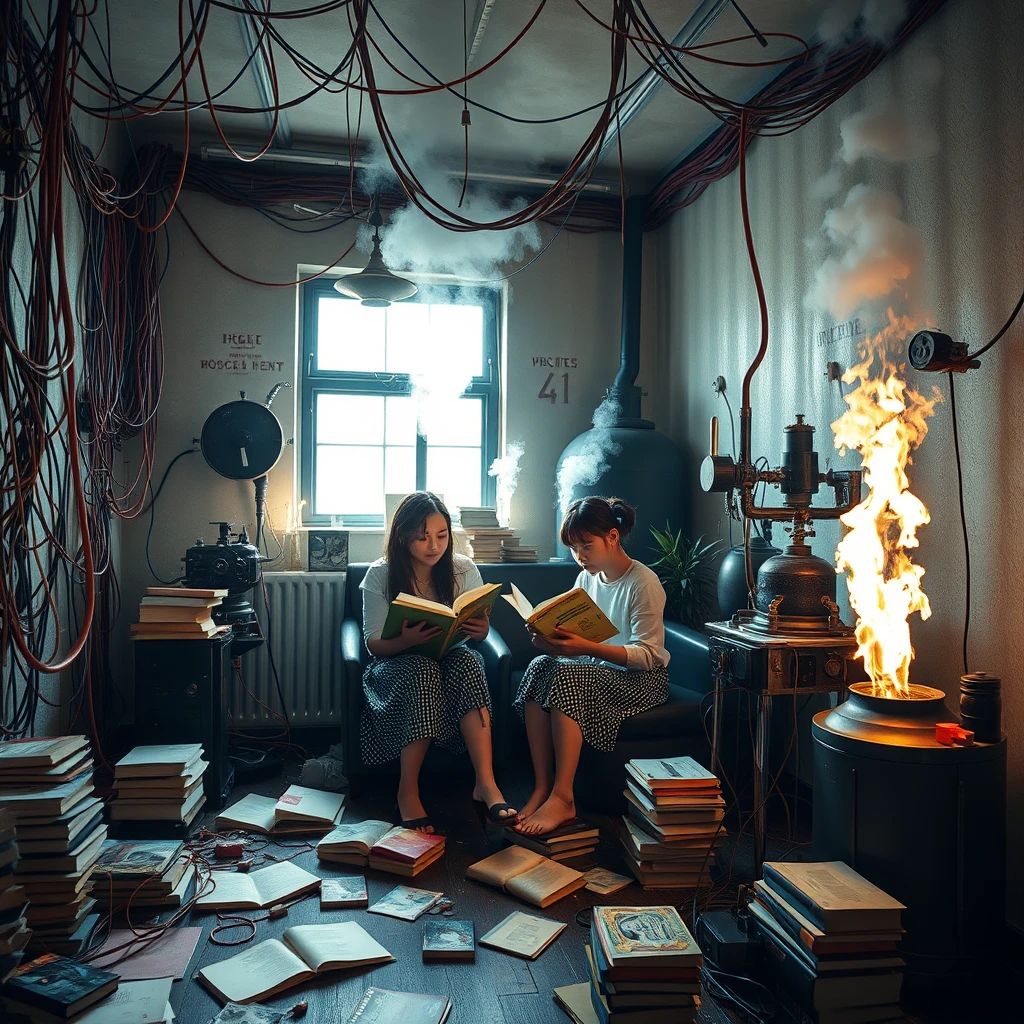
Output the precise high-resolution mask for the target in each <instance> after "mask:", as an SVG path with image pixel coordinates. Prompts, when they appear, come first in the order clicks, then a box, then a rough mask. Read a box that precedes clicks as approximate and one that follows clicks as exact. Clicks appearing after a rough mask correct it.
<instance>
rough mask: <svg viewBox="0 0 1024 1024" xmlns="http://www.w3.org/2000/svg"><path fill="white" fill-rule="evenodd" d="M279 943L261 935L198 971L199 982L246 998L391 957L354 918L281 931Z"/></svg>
mask: <svg viewBox="0 0 1024 1024" xmlns="http://www.w3.org/2000/svg"><path fill="white" fill-rule="evenodd" d="M282 938H283V939H284V941H283V942H280V941H278V940H277V939H267V940H266V941H264V942H261V943H259V945H256V946H252V947H250V948H249V949H246V950H245V951H244V952H242V953H239V954H238V955H237V956H233V957H231V958H230V959H228V960H221V962H220V963H217V964H210V965H209V966H208V967H204V968H203V969H202V970H201V971H200V972H199V977H200V979H201V980H202V982H203V983H204V984H205V985H206V986H207V988H209V989H210V990H211V991H212V992H213V993H214V995H216V996H217V997H218V998H219V999H221V1000H223V1001H224V1002H225V1003H252V1002H255V1001H256V1000H258V999H266V998H268V997H270V996H273V995H276V994H277V993H278V992H282V991H284V990H285V989H286V988H291V987H292V986H293V985H298V984H300V983H301V982H303V981H308V980H309V979H310V978H315V977H316V976H317V975H318V974H321V973H322V972H324V971H339V970H342V969H344V968H349V967H365V966H367V965H368V964H384V963H390V962H391V961H392V960H394V959H395V958H394V957H393V956H392V955H391V954H390V953H389V952H388V951H387V950H386V949H385V948H384V947H383V946H382V945H381V944H380V943H379V942H377V940H376V939H374V938H373V937H372V936H371V935H369V934H368V933H367V932H366V931H365V930H364V929H363V928H362V927H361V926H360V925H358V924H356V923H355V921H343V922H341V923H340V924H304V925H295V926H293V927H291V928H288V929H286V930H285V933H284V935H283V936H282Z"/></svg>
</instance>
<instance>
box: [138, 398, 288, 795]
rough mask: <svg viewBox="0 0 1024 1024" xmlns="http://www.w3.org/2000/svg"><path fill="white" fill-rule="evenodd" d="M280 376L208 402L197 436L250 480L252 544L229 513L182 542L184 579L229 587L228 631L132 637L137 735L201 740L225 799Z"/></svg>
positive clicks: (278, 442)
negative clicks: (206, 536)
mask: <svg viewBox="0 0 1024 1024" xmlns="http://www.w3.org/2000/svg"><path fill="white" fill-rule="evenodd" d="M282 387H290V385H289V384H287V383H282V384H277V385H275V387H274V388H273V390H272V391H271V392H270V394H269V395H267V399H266V403H265V404H260V403H258V402H252V401H247V400H246V397H245V392H244V391H243V392H241V400H240V401H236V402H229V403H227V404H226V405H222V406H220V407H219V408H217V409H215V410H214V411H213V412H212V413H211V414H210V415H209V416H208V417H207V420H206V423H205V424H204V425H203V430H202V437H201V439H200V442H201V448H202V452H203V456H204V458H205V459H206V461H207V463H209V465H210V467H211V468H212V469H213V470H215V471H216V472H217V473H219V474H220V475H221V476H224V477H227V478H228V479H230V480H252V481H253V482H254V485H255V489H256V536H255V541H256V543H255V544H252V543H250V540H249V536H248V534H247V532H246V530H245V528H244V527H243V528H242V529H241V531H239V533H238V534H237V535H236V536H234V537H232V535H231V527H232V524H231V523H229V522H214V523H213V524H211V525H215V526H217V527H219V537H218V539H217V541H216V543H214V544H207V543H205V541H204V540H203V539H202V538H200V539H199V540H197V541H196V543H195V544H194V545H193V546H192V547H190V548H189V549H188V551H187V552H186V554H185V557H184V558H183V559H182V561H183V562H184V563H185V586H186V587H196V588H210V589H220V590H223V589H226V590H227V591H228V596H227V598H225V600H224V601H223V602H222V603H221V604H220V605H218V606H217V607H216V608H215V609H214V610H213V620H214V622H215V623H217V625H230V626H231V632H230V633H227V634H224V635H220V636H215V637H211V638H210V639H209V640H191V641H188V642H187V643H185V642H182V641H176V640H148V641H145V642H143V643H136V645H135V691H136V698H135V702H136V716H135V717H136V724H137V726H138V728H139V731H140V734H141V736H142V737H143V741H144V742H153V743H168V742H191V743H202V744H203V748H204V750H205V752H206V756H207V759H208V761H209V762H210V768H209V770H208V771H207V772H206V774H205V776H204V790H205V792H206V797H207V801H208V802H209V803H210V805H211V806H213V807H214V808H218V809H219V808H220V807H223V805H224V802H225V800H226V799H227V795H228V793H230V791H231V786H232V784H233V778H234V772H233V770H232V768H231V762H230V760H229V758H228V737H227V722H228V693H229V689H230V681H231V675H232V671H233V669H234V667H235V665H236V663H237V659H238V658H239V657H240V656H241V655H242V654H244V653H245V652H246V651H250V650H252V649H253V648H255V647H258V646H259V645H260V644H262V643H264V642H265V641H264V637H263V634H262V631H261V630H260V624H259V620H258V619H257V616H256V611H255V609H254V608H253V604H252V599H251V593H252V590H253V588H254V587H256V586H258V585H259V583H260V581H261V580H262V576H263V572H262V562H263V561H264V556H262V555H261V554H260V551H259V543H260V539H261V537H262V533H263V521H264V515H265V503H266V495H267V473H269V472H270V470H271V469H272V468H273V467H274V466H275V465H276V464H277V461H278V460H279V459H280V457H281V452H282V451H283V448H284V434H283V431H282V429H281V424H280V421H279V420H278V419H277V417H276V416H275V415H274V414H273V412H271V411H270V404H271V403H272V402H273V400H274V397H275V396H276V395H277V392H278V391H279V390H280V389H281V388H282Z"/></svg>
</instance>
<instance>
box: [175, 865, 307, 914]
mask: <svg viewBox="0 0 1024 1024" xmlns="http://www.w3.org/2000/svg"><path fill="white" fill-rule="evenodd" d="M212 878H213V882H214V885H215V886H216V888H215V889H214V890H213V892H209V893H207V894H206V895H205V896H200V897H199V899H198V900H196V903H195V906H196V909H198V910H204V909H205V910H221V909H224V910H256V909H258V908H260V907H272V906H274V905H275V904H278V903H283V902H284V901H285V900H290V899H292V898H294V897H295V896H301V895H303V894H304V893H307V892H312V891H313V890H314V889H319V888H320V879H319V878H317V876H316V875H313V874H310V873H309V872H308V871H306V870H305V869H304V868H300V867H299V866H298V864H296V863H295V862H294V861H290V860H283V861H280V862H279V863H277V864H271V865H270V867H267V868H260V869H259V870H258V871H251V872H249V873H248V874H246V873H245V872H242V871H214V872H213V875H212Z"/></svg>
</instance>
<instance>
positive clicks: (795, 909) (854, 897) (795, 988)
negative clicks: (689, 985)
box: [750, 861, 905, 1024]
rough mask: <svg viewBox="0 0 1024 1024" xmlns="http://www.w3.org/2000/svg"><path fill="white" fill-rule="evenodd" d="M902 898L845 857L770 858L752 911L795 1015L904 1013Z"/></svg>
mask: <svg viewBox="0 0 1024 1024" xmlns="http://www.w3.org/2000/svg"><path fill="white" fill-rule="evenodd" d="M904 909H905V908H904V907H903V905H902V904H901V903H899V902H898V901H897V900H895V899H893V898H892V897H891V896H889V895H888V894H887V893H885V892H883V891H882V890H881V889H879V888H878V887H877V886H875V885H872V884H871V882H869V881H868V880H867V879H866V878H864V877H862V876H861V875H859V874H858V873H857V872H856V871H854V870H853V869H852V868H850V867H848V866H847V865H846V864H844V863H842V862H841V861H828V862H821V863H792V864H790V863H787V862H766V863H765V865H764V877H763V878H761V879H759V880H758V881H756V882H755V883H754V897H753V899H752V900H751V902H750V912H751V915H752V916H753V917H754V919H755V921H756V923H757V926H758V930H759V931H760V932H761V935H762V937H763V939H764V942H765V947H766V949H767V951H768V953H769V957H768V962H769V963H770V964H772V966H773V973H774V975H775V981H776V986H777V988H778V990H779V997H780V1000H781V1001H782V1002H783V1003H784V1004H785V1005H786V1006H787V1009H788V1011H789V1012H790V1015H791V1016H792V1017H794V1018H795V1019H796V1020H799V1021H808V1022H810V1024H825V1022H829V1021H832V1020H835V1019H837V1014H838V1012H839V1011H840V1010H841V1011H842V1020H843V1021H844V1024H869V1022H875V1021H882V1020H889V1019H891V1018H899V1017H900V1010H899V995H900V988H901V985H902V979H903V972H902V969H903V967H904V962H903V960H902V958H901V957H900V956H899V953H898V951H897V947H896V943H897V942H898V941H899V939H900V937H901V936H902V934H903V929H902V918H901V915H902V912H903V910H904Z"/></svg>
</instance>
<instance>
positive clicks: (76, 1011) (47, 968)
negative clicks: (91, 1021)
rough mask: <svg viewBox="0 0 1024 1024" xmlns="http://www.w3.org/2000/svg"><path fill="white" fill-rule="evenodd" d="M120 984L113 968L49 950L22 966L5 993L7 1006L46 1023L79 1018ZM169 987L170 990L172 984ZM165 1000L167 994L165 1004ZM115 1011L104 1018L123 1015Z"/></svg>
mask: <svg viewBox="0 0 1024 1024" xmlns="http://www.w3.org/2000/svg"><path fill="white" fill-rule="evenodd" d="M117 988H118V976H117V975H116V974H113V973H111V972H110V971H102V970H100V969H99V968H98V967H90V966H89V965H88V964H80V963H76V962H75V961H74V960H70V959H65V958H64V957H61V956H55V955H53V954H47V955H45V956H41V957H39V959H38V960H33V961H32V962H31V963H27V964H23V965H22V966H21V967H19V968H18V969H17V970H16V971H15V972H14V974H13V975H12V976H11V978H10V979H9V980H8V981H7V982H6V984H5V985H4V987H3V993H2V994H3V1004H4V1008H5V1009H7V1010H9V1011H10V1012H12V1013H19V1014H24V1015H25V1016H26V1017H28V1018H29V1019H30V1020H31V1021H33V1022H39V1024H44V1022H48V1021H64V1020H72V1019H77V1018H78V1016H79V1015H81V1014H83V1013H84V1012H85V1011H86V1010H88V1009H89V1007H91V1006H95V1004H96V1003H98V1002H100V1000H102V999H105V998H106V997H107V996H109V995H110V994H111V993H112V992H116V991H117ZM167 989H168V992H169V991H170V986H169V985H168V986H167ZM166 1002H167V1000H166V996H165V997H164V1003H165V1005H166ZM161 1009H164V1007H161ZM122 1012H123V1011H122ZM115 1014H116V1010H115ZM115 1014H112V1015H111V1016H110V1017H103V1019H104V1020H115V1019H124V1018H122V1017H119V1016H115ZM4 1019H6V1015H5V1017H4Z"/></svg>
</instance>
